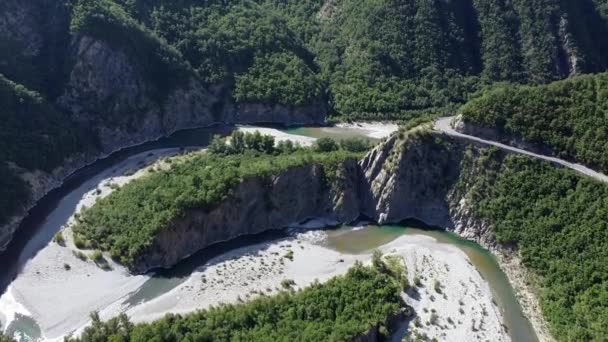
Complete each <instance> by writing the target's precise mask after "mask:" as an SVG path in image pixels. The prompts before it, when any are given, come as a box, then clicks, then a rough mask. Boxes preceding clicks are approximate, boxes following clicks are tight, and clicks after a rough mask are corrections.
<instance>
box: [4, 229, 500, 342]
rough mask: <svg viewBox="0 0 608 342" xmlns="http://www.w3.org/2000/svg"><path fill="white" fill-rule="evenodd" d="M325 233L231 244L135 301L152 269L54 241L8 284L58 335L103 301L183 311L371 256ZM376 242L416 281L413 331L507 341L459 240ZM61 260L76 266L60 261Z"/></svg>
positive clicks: (150, 312) (145, 316) (142, 318)
mask: <svg viewBox="0 0 608 342" xmlns="http://www.w3.org/2000/svg"><path fill="white" fill-rule="evenodd" d="M326 239H327V233H326V232H324V231H308V232H305V233H295V234H293V235H292V236H290V237H287V238H281V239H275V240H272V241H267V242H263V243H257V244H254V245H251V246H247V247H242V248H238V249H235V250H232V251H228V252H226V253H224V254H222V255H220V256H218V257H216V258H213V259H211V260H209V261H208V262H206V263H205V264H204V265H201V266H200V267H198V268H196V269H195V270H194V272H192V273H191V274H190V275H189V276H188V277H187V279H186V280H185V281H183V282H182V283H181V284H179V285H177V286H176V287H174V288H173V289H171V290H169V291H167V292H166V293H164V294H161V295H159V296H158V297H156V298H154V299H152V300H150V301H147V302H144V303H139V304H135V305H133V306H129V305H127V304H126V299H128V298H129V296H130V295H131V294H133V293H134V292H136V291H137V290H138V289H139V288H141V287H142V286H143V284H144V283H145V282H146V281H147V280H149V279H150V277H149V276H130V275H128V274H127V273H126V272H125V270H124V269H121V268H120V267H113V269H112V270H109V271H104V270H102V269H101V268H99V267H97V266H95V265H94V264H93V263H92V262H90V261H89V262H83V261H80V260H74V258H75V257H73V256H71V252H69V248H65V247H60V246H58V245H56V244H53V245H51V246H49V248H46V249H45V250H44V251H43V252H42V255H41V257H42V258H43V259H42V260H38V261H37V263H36V264H37V267H32V268H28V269H26V270H25V275H24V276H22V277H20V279H18V281H16V282H15V284H13V286H12V287H11V291H10V293H12V294H13V295H14V296H15V302H16V303H19V304H20V305H21V306H22V307H23V308H24V309H25V310H26V311H27V312H29V313H30V314H31V316H32V317H33V318H34V319H35V320H36V321H37V322H38V324H39V325H40V327H41V329H42V331H43V332H44V336H46V337H47V338H49V339H51V340H52V339H60V338H61V336H62V335H63V334H65V333H68V332H70V331H74V330H76V331H80V330H81V329H82V328H83V327H84V326H85V325H86V324H87V322H88V313H89V312H90V311H92V310H99V311H100V316H101V317H102V318H104V319H108V318H110V317H113V316H115V315H117V314H119V313H120V312H126V313H127V314H128V315H129V316H130V317H131V318H132V319H133V321H135V322H147V321H151V320H154V319H158V318H160V317H162V316H163V315H165V314H166V313H169V312H170V313H188V312H192V311H195V310H198V309H202V308H207V307H210V306H216V305H220V304H222V303H238V302H242V301H247V300H250V299H252V298H255V297H258V296H267V295H273V294H276V293H277V292H279V291H283V290H285V289H286V288H285V286H286V285H285V284H287V283H288V281H289V283H291V281H293V283H291V284H293V285H292V286H293V288H294V289H298V288H303V287H306V286H308V285H310V284H311V283H312V282H314V281H321V282H323V281H326V280H328V279H330V278H331V277H334V276H336V275H340V274H344V273H345V272H346V271H347V270H348V268H350V267H351V266H352V265H353V264H354V263H355V262H356V261H361V262H364V263H369V262H370V261H371V254H370V253H371V251H368V252H365V253H360V254H350V253H342V252H340V251H337V250H335V249H333V248H331V247H329V246H326V244H325V241H326ZM379 249H380V250H382V251H383V253H385V255H399V256H401V257H402V258H403V260H404V261H405V264H406V267H407V269H408V279H409V282H410V284H416V283H418V284H419V285H418V286H414V289H413V290H410V291H408V295H404V299H405V300H406V302H407V303H408V304H410V305H412V307H413V308H414V310H415V313H416V315H417V317H418V319H417V320H413V321H412V322H410V326H409V329H410V330H411V331H412V333H413V334H415V333H414V332H416V333H418V334H420V335H422V334H426V336H428V337H429V338H437V339H439V340H442V339H443V340H445V339H446V337H448V336H449V338H450V339H452V338H455V339H457V340H477V339H482V340H486V339H489V340H491V341H508V340H509V337H508V334H507V333H506V331H505V330H504V328H503V326H502V316H501V313H500V310H499V308H498V307H497V306H496V304H494V303H493V302H494V301H493V297H492V292H491V290H490V288H489V286H488V284H487V283H486V282H485V280H484V279H483V278H482V277H481V276H480V274H479V273H478V272H477V270H476V269H475V267H474V266H473V265H472V264H471V262H470V260H469V259H468V258H467V256H466V255H465V254H464V253H463V252H462V251H460V250H459V249H458V248H457V247H454V246H451V245H447V244H444V243H439V242H437V241H436V240H434V239H433V238H430V237H427V236H420V235H407V236H401V237H398V238H397V239H395V240H393V241H392V242H389V243H387V244H384V245H382V246H380V248H379ZM43 261H44V262H43ZM44 263H46V264H45V265H43V264H44ZM64 263H70V265H71V266H73V268H72V269H71V270H69V271H67V270H65V269H63V266H62V265H63V264H64ZM66 284H67V285H66ZM67 298H69V301H68V300H66V299H67ZM3 299H4V298H3Z"/></svg>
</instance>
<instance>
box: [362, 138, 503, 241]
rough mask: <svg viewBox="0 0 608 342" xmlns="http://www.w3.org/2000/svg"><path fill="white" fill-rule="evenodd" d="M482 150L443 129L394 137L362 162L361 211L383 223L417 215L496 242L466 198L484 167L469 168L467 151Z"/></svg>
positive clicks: (472, 153) (471, 153)
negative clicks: (466, 160) (442, 130)
mask: <svg viewBox="0 0 608 342" xmlns="http://www.w3.org/2000/svg"><path fill="white" fill-rule="evenodd" d="M400 134H403V133H400ZM479 151H480V147H478V146H474V145H470V144H468V143H467V142H466V141H462V140H460V139H458V138H453V137H449V136H445V135H442V134H440V133H433V132H418V133H417V132H410V133H405V136H403V137H399V135H394V136H393V137H391V138H390V139H388V140H387V141H386V142H385V143H383V144H381V145H379V146H378V147H376V148H375V149H374V150H372V151H371V152H370V153H369V154H368V155H367V156H366V157H365V158H364V159H363V160H362V161H361V162H360V166H361V173H362V175H363V176H362V180H361V182H362V185H361V186H360V188H361V190H360V191H361V194H362V195H361V208H362V213H363V214H364V215H366V216H368V217H370V218H372V219H374V220H375V221H377V222H378V223H380V224H386V223H400V222H403V221H404V220H407V219H415V220H418V221H421V222H423V223H425V224H427V225H430V226H436V227H440V228H445V229H448V230H452V231H454V232H456V233H458V234H459V235H460V236H462V237H464V238H467V239H471V240H474V241H476V242H479V243H481V244H482V245H484V246H486V247H489V246H492V245H494V244H495V238H494V234H493V233H492V226H491V224H490V223H488V222H485V221H484V220H482V219H480V218H478V217H477V216H476V215H475V214H474V210H473V205H474V204H473V203H469V202H468V201H467V198H468V192H469V191H470V190H471V187H470V186H469V185H470V184H472V181H473V180H474V178H475V177H476V175H477V174H478V172H481V170H474V169H471V168H469V167H465V166H464V160H465V154H468V157H467V158H473V159H475V158H478V157H479Z"/></svg>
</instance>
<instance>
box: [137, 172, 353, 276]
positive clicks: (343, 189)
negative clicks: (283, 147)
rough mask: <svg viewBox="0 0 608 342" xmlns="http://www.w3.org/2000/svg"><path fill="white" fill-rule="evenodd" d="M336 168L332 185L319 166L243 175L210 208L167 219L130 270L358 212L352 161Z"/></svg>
mask: <svg viewBox="0 0 608 342" xmlns="http://www.w3.org/2000/svg"><path fill="white" fill-rule="evenodd" d="M340 172H341V177H339V180H337V181H336V182H335V184H330V183H328V181H327V178H326V175H325V170H324V168H323V166H321V165H318V164H312V165H306V166H301V167H294V168H291V169H289V170H287V171H285V172H283V173H281V174H279V175H276V176H270V177H255V178H251V179H246V180H244V181H243V182H242V183H241V184H240V185H239V186H238V187H237V188H236V189H235V190H234V191H233V194H232V195H231V196H229V197H228V198H227V199H226V200H225V201H224V202H222V203H221V204H220V205H219V206H218V207H216V208H215V209H213V210H211V211H205V210H192V211H191V212H190V213H188V214H186V215H185V216H184V217H183V218H181V219H179V220H177V221H176V222H173V223H171V224H170V225H169V226H168V228H167V229H165V230H163V231H162V232H161V234H160V235H159V236H158V237H157V238H156V239H155V241H154V244H153V246H152V247H151V248H150V250H149V251H148V252H147V253H145V254H144V255H143V256H142V257H141V258H140V260H139V261H138V263H137V264H136V266H134V267H133V269H132V271H134V272H137V273H143V272H146V271H148V270H150V269H154V268H158V267H165V268H166V267H170V266H172V265H174V264H175V263H177V262H178V261H179V260H181V259H183V258H185V257H187V256H189V255H191V254H193V253H195V252H197V251H199V250H201V249H203V248H205V247H207V246H210V245H212V244H214V243H217V242H221V241H227V240H230V239H234V238H236V237H238V236H242V235H248V234H257V233H261V232H263V231H267V230H276V229H282V228H285V227H287V226H289V225H290V224H296V223H299V222H303V221H305V220H307V219H311V218H323V219H326V220H330V221H333V222H350V221H353V220H355V219H356V218H357V217H358V215H359V207H358V201H357V200H356V199H357V188H356V184H357V183H358V182H357V177H358V173H357V165H356V162H354V161H350V162H348V161H347V162H345V163H343V164H342V165H341V170H340Z"/></svg>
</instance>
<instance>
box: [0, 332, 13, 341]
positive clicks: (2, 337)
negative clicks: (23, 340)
mask: <svg viewBox="0 0 608 342" xmlns="http://www.w3.org/2000/svg"><path fill="white" fill-rule="evenodd" d="M0 342H17V341H15V339H14V338H12V337H9V336H6V335H4V334H3V333H2V332H1V331H0Z"/></svg>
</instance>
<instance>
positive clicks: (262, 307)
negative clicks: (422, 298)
mask: <svg viewBox="0 0 608 342" xmlns="http://www.w3.org/2000/svg"><path fill="white" fill-rule="evenodd" d="M381 266H384V265H381ZM387 270H388V268H387V267H375V266H362V265H361V264H356V265H355V266H354V267H352V268H351V269H350V270H349V271H348V273H347V274H346V275H345V276H340V277H336V278H333V279H331V280H329V281H328V282H327V283H324V284H319V283H315V284H313V285H312V286H310V287H308V288H306V289H304V290H300V291H298V292H282V293H280V294H278V295H276V296H273V297H261V298H258V299H255V300H253V301H251V302H248V303H245V304H238V305H223V306H220V307H215V308H211V309H208V310H203V311H199V312H197V313H193V314H188V315H168V316H166V317H165V318H163V319H161V320H158V321H155V322H153V323H147V324H137V325H134V324H132V323H130V322H129V320H128V318H127V317H126V315H121V316H119V317H117V318H114V319H111V320H110V321H108V322H101V321H100V319H99V316H98V315H97V314H93V315H92V325H91V326H90V327H88V328H86V329H85V331H84V332H83V334H82V335H81V336H80V337H78V338H66V340H65V341H66V342H97V341H124V342H129V341H132V342H136V341H142V342H144V341H146V342H147V341H158V342H163V341H167V342H168V341H348V340H351V339H352V338H353V337H356V336H358V335H361V334H363V333H365V332H367V331H368V330H369V329H370V328H371V327H372V326H373V325H376V324H380V326H381V327H383V328H382V329H381V332H383V333H387V332H388V330H387V328H388V327H387V326H388V318H389V317H390V316H391V315H393V314H396V313H398V312H399V311H400V310H401V309H402V308H403V307H404V305H405V304H404V303H403V302H402V299H401V297H400V295H399V294H400V292H401V290H402V288H401V284H400V283H399V281H398V279H396V278H395V277H394V275H393V274H391V272H387Z"/></svg>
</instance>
